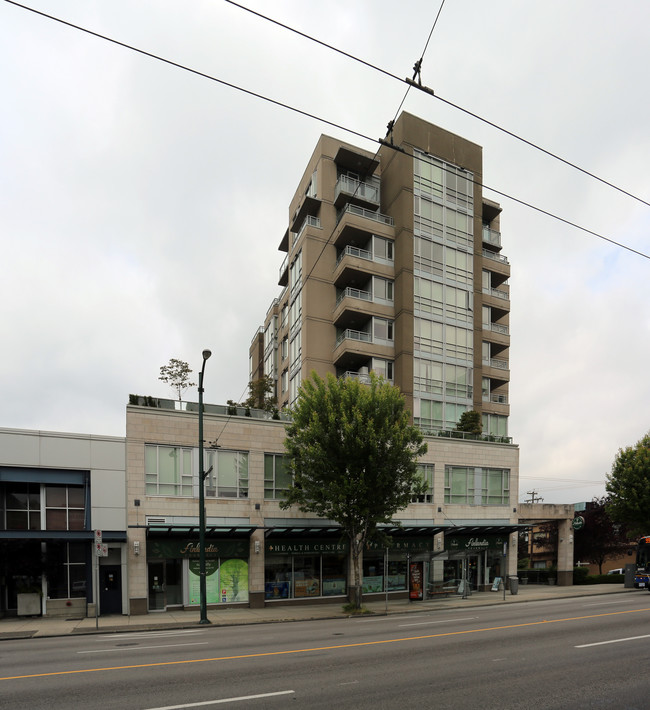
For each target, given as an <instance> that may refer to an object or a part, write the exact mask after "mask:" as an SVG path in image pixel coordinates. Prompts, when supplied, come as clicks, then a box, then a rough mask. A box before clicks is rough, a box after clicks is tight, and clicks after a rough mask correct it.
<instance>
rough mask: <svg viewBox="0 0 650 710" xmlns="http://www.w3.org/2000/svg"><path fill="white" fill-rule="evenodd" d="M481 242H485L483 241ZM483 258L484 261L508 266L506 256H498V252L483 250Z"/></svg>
mask: <svg viewBox="0 0 650 710" xmlns="http://www.w3.org/2000/svg"><path fill="white" fill-rule="evenodd" d="M483 229H484V230H485V229H486V228H485V227H483ZM488 231H490V230H489V229H488ZM496 234H499V233H498V232H496ZM483 241H485V239H484V240H483ZM500 241H501V240H499V242H500ZM483 256H484V257H485V258H486V259H492V260H493V261H498V262H500V263H502V264H510V262H509V261H508V257H507V256H504V255H503V254H499V253H498V252H495V251H490V250H489V249H483Z"/></svg>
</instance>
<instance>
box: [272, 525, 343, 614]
mask: <svg viewBox="0 0 650 710" xmlns="http://www.w3.org/2000/svg"><path fill="white" fill-rule="evenodd" d="M347 555H348V544H347V542H345V541H341V540H334V539H327V538H322V539H297V538H296V539H293V538H286V539H274V538H270V539H268V540H267V542H266V546H265V563H264V599H265V600H269V601H270V600H274V599H305V598H313V597H333V596H344V595H345V594H346V591H347Z"/></svg>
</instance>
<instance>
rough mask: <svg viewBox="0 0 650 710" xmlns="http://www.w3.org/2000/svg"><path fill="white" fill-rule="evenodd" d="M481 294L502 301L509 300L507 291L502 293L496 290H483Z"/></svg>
mask: <svg viewBox="0 0 650 710" xmlns="http://www.w3.org/2000/svg"><path fill="white" fill-rule="evenodd" d="M483 293H484V294H485V295H486V296H494V297H495V298H500V299H501V300H503V301H509V300H510V294H509V293H508V292H507V291H502V290H500V289H498V288H484V289H483Z"/></svg>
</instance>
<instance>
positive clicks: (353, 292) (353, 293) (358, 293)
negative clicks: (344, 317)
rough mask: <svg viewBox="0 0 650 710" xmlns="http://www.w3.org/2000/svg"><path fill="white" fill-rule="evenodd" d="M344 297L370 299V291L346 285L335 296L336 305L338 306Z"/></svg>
mask: <svg viewBox="0 0 650 710" xmlns="http://www.w3.org/2000/svg"><path fill="white" fill-rule="evenodd" d="M344 298H359V299H361V300H362V301H372V294H371V293H370V291H362V290H361V289H359V288H350V287H349V286H348V288H344V289H343V290H342V291H341V293H339V295H338V296H337V297H336V305H337V306H338V305H339V303H341V301H342V300H343V299H344Z"/></svg>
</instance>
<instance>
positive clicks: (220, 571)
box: [147, 535, 250, 611]
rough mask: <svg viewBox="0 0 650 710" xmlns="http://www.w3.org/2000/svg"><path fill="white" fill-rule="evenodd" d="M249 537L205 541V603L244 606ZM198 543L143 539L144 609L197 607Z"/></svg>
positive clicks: (196, 541)
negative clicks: (145, 604) (145, 599)
mask: <svg viewBox="0 0 650 710" xmlns="http://www.w3.org/2000/svg"><path fill="white" fill-rule="evenodd" d="M249 547H250V544H249V537H248V535H246V536H242V537H230V538H206V546H205V558H206V603H207V604H237V603H248V577H249V574H248V567H249ZM199 564H200V563H199V543H198V540H196V539H191V538H187V537H180V536H178V537H170V536H165V537H163V536H156V535H151V536H150V537H149V538H148V539H147V586H148V592H147V597H148V610H149V611H164V610H165V609H169V608H173V607H185V606H194V605H196V606H198V605H199V604H200V597H199V586H200V584H199V580H200V575H199Z"/></svg>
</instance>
